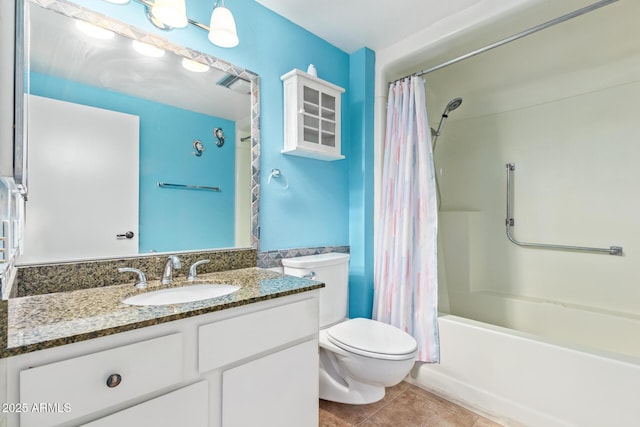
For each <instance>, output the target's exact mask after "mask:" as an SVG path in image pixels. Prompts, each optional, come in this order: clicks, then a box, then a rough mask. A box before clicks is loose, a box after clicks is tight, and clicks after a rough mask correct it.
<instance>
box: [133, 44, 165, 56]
mask: <svg viewBox="0 0 640 427" xmlns="http://www.w3.org/2000/svg"><path fill="white" fill-rule="evenodd" d="M131 44H132V46H133V48H134V49H135V50H136V51H137V52H138V53H140V54H142V55H144V56H150V57H152V58H160V57H161V56H163V55H164V50H162V49H160V48H159V47H155V46H151V45H150V44H148V43H144V42H141V41H139V40H134V41H133V42H132V43H131Z"/></svg>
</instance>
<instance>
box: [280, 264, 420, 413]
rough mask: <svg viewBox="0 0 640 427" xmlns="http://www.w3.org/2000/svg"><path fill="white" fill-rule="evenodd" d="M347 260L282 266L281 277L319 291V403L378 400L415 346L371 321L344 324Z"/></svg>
mask: <svg viewBox="0 0 640 427" xmlns="http://www.w3.org/2000/svg"><path fill="white" fill-rule="evenodd" d="M348 260H349V255H348V254H342V253H328V254H321V255H309V256H303V257H297V258H287V259H283V260H282V264H283V266H284V272H285V274H290V275H294V276H298V277H302V276H306V277H309V276H313V279H314V280H318V281H321V282H324V283H325V287H324V288H322V289H321V290H320V303H319V308H320V333H319V340H318V341H319V344H320V350H319V355H320V381H319V382H320V398H321V399H325V400H331V401H334V402H341V403H350V404H366V403H372V402H376V401H378V400H380V399H382V398H383V397H384V394H385V387H391V386H393V385H396V384H398V383H399V382H400V381H402V380H403V378H404V377H405V376H406V375H407V374H408V373H409V371H410V370H411V368H412V367H413V364H414V361H415V358H416V355H417V353H418V349H417V342H416V340H415V339H414V338H413V337H412V336H411V335H409V334H407V333H406V332H404V331H402V330H400V329H398V328H396V327H394V326H391V325H387V324H385V323H382V322H378V321H375V320H371V319H363V318H356V319H346V315H347V301H348V300H347V296H348V279H349V272H348Z"/></svg>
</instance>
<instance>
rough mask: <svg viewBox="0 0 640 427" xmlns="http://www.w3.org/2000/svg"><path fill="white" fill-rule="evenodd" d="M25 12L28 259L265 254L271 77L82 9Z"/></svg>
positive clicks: (37, 1)
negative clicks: (261, 211)
mask: <svg viewBox="0 0 640 427" xmlns="http://www.w3.org/2000/svg"><path fill="white" fill-rule="evenodd" d="M25 7H26V16H27V23H26V29H27V31H25V33H26V34H27V35H26V36H25V41H24V43H25V56H26V58H25V75H26V77H27V80H28V83H27V85H26V87H27V90H25V92H26V94H25V101H24V108H25V121H26V123H25V129H26V138H27V142H28V154H27V156H28V163H27V178H28V181H27V184H28V192H29V194H28V201H27V202H26V204H25V212H24V213H25V227H24V254H23V256H21V258H20V259H19V263H20V264H33V263H43V262H60V261H72V260H82V259H94V258H112V257H121V256H134V255H139V254H146V253H158V252H178V251H187V250H209V249H218V248H229V247H255V248H257V245H258V223H257V217H258V212H257V210H258V196H259V188H258V185H259V179H258V177H259V131H258V128H259V77H258V75H257V74H255V73H252V72H250V71H247V70H244V69H242V68H240V67H237V66H235V65H233V64H230V63H227V62H225V61H223V60H221V59H219V58H215V57H212V56H210V55H207V54H204V53H201V52H197V51H194V50H191V49H189V48H186V47H182V46H178V45H175V44H173V43H171V42H168V41H167V40H166V39H164V38H162V37H158V36H156V35H153V34H150V33H146V32H144V31H141V30H139V29H137V28H134V27H132V26H129V25H126V24H123V23H122V22H119V21H116V20H114V19H112V18H109V17H105V16H104V15H100V14H98V13H94V12H92V11H90V10H87V9H84V8H82V7H80V6H77V5H75V4H71V3H66V2H63V1H57V0H25ZM87 24H90V25H87ZM96 26H97V27H98V30H96V28H95V27H96ZM83 27H88V29H84V28H83ZM100 29H101V30H103V31H100ZM104 30H108V31H109V32H104ZM83 31H84V32H83ZM87 31H88V32H91V31H97V33H94V34H88V33H87ZM202 37H206V34H205V33H204V32H203V34H202ZM134 45H137V46H134ZM144 49H146V50H147V52H146V53H145V52H144ZM141 50H142V52H141ZM149 50H150V52H149Z"/></svg>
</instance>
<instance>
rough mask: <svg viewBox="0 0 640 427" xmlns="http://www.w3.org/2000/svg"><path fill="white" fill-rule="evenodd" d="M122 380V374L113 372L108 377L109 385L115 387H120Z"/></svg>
mask: <svg viewBox="0 0 640 427" xmlns="http://www.w3.org/2000/svg"><path fill="white" fill-rule="evenodd" d="M121 382H122V376H121V375H120V374H111V375H109V377H108V378H107V387H109V388H114V387H118V385H120V383H121Z"/></svg>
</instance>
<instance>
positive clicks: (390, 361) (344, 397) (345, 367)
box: [319, 318, 418, 404]
mask: <svg viewBox="0 0 640 427" xmlns="http://www.w3.org/2000/svg"><path fill="white" fill-rule="evenodd" d="M319 342H320V398H322V399H325V400H332V401H334V402H342V403H351V404H365V403H372V402H376V401H378V400H380V399H382V398H383V397H384V394H385V387H391V386H394V385H396V384H398V383H399V382H400V381H402V379H403V378H404V377H405V376H406V375H407V374H408V373H409V371H410V370H411V367H412V366H413V363H414V361H415V358H416V354H417V352H418V350H417V344H416V341H415V339H413V337H411V336H410V335H409V334H406V333H404V332H402V331H401V330H400V329H397V328H395V327H393V326H390V325H387V324H384V323H381V322H376V321H375V320H369V319H361V318H358V319H351V320H345V321H344V322H341V323H338V324H336V325H334V326H332V327H330V328H326V329H322V330H320V336H319Z"/></svg>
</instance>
